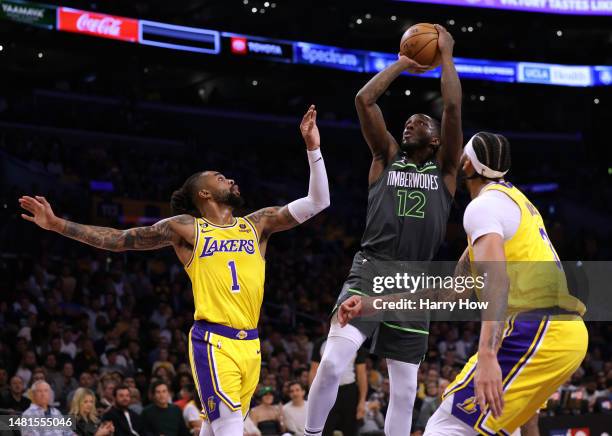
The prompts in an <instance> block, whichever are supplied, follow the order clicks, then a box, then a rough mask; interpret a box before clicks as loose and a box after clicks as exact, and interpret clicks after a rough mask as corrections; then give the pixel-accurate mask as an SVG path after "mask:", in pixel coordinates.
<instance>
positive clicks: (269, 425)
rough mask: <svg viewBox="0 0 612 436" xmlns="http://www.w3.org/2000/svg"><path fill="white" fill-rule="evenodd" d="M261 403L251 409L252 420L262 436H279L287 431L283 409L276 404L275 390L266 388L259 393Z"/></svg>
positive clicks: (269, 387)
mask: <svg viewBox="0 0 612 436" xmlns="http://www.w3.org/2000/svg"><path fill="white" fill-rule="evenodd" d="M257 398H258V399H259V401H260V403H259V405H258V406H256V407H254V408H253V409H251V413H250V416H251V420H252V421H253V424H255V425H256V426H257V428H258V429H259V431H260V432H261V434H262V436H266V435H270V436H272V435H278V434H281V433H283V432H284V431H285V424H284V421H283V413H282V409H281V407H280V406H279V405H275V404H274V389H273V388H272V387H271V386H264V387H262V388H261V389H259V391H258V392H257Z"/></svg>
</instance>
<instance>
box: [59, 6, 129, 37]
mask: <svg viewBox="0 0 612 436" xmlns="http://www.w3.org/2000/svg"><path fill="white" fill-rule="evenodd" d="M58 18H59V19H58V29H59V30H64V31H67V32H77V33H86V34H89V35H96V36H100V37H102V38H112V39H121V40H123V41H130V42H136V41H138V20H134V19H132V18H126V17H117V16H113V15H105V14H97V13H95V12H89V11H82V10H78V9H72V8H65V7H60V8H59V14H58Z"/></svg>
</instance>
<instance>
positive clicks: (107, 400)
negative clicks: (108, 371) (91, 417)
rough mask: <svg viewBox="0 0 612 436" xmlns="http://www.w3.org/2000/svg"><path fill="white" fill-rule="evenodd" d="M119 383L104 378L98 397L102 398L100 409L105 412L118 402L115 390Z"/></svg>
mask: <svg viewBox="0 0 612 436" xmlns="http://www.w3.org/2000/svg"><path fill="white" fill-rule="evenodd" d="M116 388H117V383H115V381H114V380H112V379H111V378H108V377H107V378H104V379H101V380H100V383H99V386H98V395H99V396H100V407H101V408H102V409H104V410H108V409H110V408H111V407H112V406H113V402H114V401H116V399H117V397H116V394H115V390H116Z"/></svg>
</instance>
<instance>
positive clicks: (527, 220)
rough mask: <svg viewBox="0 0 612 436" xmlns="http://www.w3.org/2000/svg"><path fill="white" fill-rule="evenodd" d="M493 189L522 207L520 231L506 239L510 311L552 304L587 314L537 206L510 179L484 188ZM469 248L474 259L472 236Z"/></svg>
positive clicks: (510, 313) (552, 305)
mask: <svg viewBox="0 0 612 436" xmlns="http://www.w3.org/2000/svg"><path fill="white" fill-rule="evenodd" d="M489 190H496V191H501V192H503V193H504V194H506V195H507V196H508V197H510V198H511V199H512V200H513V201H514V202H515V203H516V204H517V205H518V207H519V208H520V210H521V222H520V224H519V227H518V229H517V231H516V233H515V234H514V236H512V238H510V239H508V240H507V241H504V253H505V255H506V270H507V272H508V276H509V278H510V289H509V294H508V314H509V315H512V314H515V313H518V312H525V311H529V310H534V309H544V308H551V307H560V308H562V309H565V310H568V311H572V312H578V313H580V314H581V315H582V314H584V312H585V311H586V308H585V306H584V304H582V302H581V301H580V300H578V299H577V298H575V297H573V296H572V295H571V294H570V293H569V291H568V288H567V280H566V278H565V273H564V272H563V266H562V265H561V261H560V260H559V257H558V256H557V252H556V251H555V249H554V247H553V245H552V243H551V242H550V240H549V239H548V234H547V233H546V228H545V227H544V221H543V220H542V217H541V216H540V213H539V212H538V210H537V209H536V208H535V206H534V205H533V204H531V202H530V201H529V200H528V199H527V197H525V195H524V194H523V193H522V192H521V191H519V190H518V189H517V188H516V187H514V186H513V185H512V184H511V183H509V182H498V183H491V184H489V185H487V186H485V187H484V188H483V192H484V191H489ZM468 250H469V255H470V260H473V259H474V255H473V250H472V241H470V240H469V237H468Z"/></svg>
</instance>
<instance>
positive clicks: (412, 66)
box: [397, 53, 430, 74]
mask: <svg viewBox="0 0 612 436" xmlns="http://www.w3.org/2000/svg"><path fill="white" fill-rule="evenodd" d="M397 57H398V60H399V62H401V63H402V64H403V65H404V69H405V70H406V71H408V72H409V73H411V74H423V73H424V72H426V71H428V70H429V69H430V67H429V66H427V65H421V64H419V63H418V62H417V61H415V60H414V59H411V58H409V57H408V56H404V55H403V54H401V53H399V54H398V55H397Z"/></svg>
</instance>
